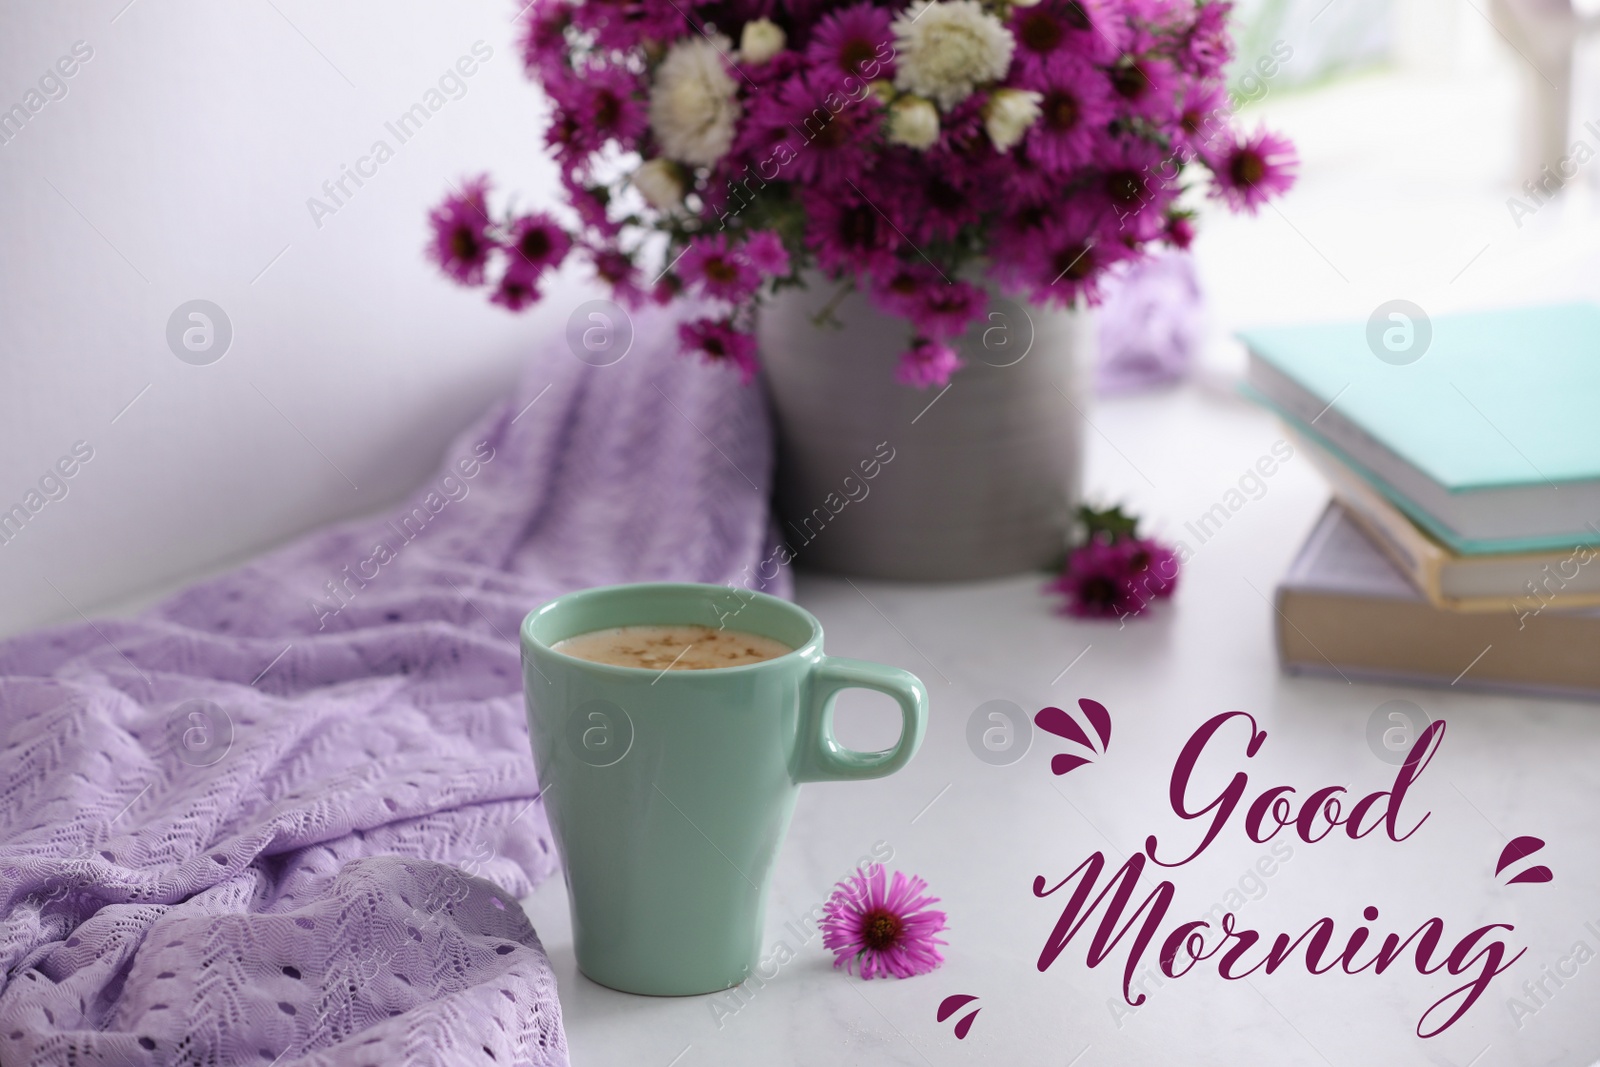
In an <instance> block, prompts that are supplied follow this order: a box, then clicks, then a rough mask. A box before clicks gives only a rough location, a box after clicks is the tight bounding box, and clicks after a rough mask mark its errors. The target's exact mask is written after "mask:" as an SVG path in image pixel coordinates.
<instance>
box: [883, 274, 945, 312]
mask: <svg viewBox="0 0 1600 1067" xmlns="http://www.w3.org/2000/svg"><path fill="white" fill-rule="evenodd" d="M943 284H944V282H943V281H942V280H941V279H940V277H939V276H938V275H937V274H935V273H934V271H933V268H932V267H929V266H927V265H926V264H923V263H904V262H897V263H896V264H895V268H894V269H893V270H891V271H885V272H884V273H883V274H881V275H879V276H878V277H877V278H875V279H874V280H873V285H872V302H873V303H874V304H876V305H877V306H878V309H879V310H881V311H883V312H884V313H885V314H887V315H895V316H897V317H899V318H902V319H909V318H911V317H912V316H914V315H916V314H917V312H918V311H919V310H921V308H922V300H923V294H924V293H926V292H927V291H928V290H929V289H931V288H932V287H933V286H935V285H943Z"/></svg>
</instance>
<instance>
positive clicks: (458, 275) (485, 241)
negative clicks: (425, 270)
mask: <svg viewBox="0 0 1600 1067" xmlns="http://www.w3.org/2000/svg"><path fill="white" fill-rule="evenodd" d="M488 194H489V179H488V177H487V176H484V175H479V176H478V177H476V178H469V179H467V180H465V181H463V182H462V183H461V189H460V191H459V192H454V193H451V194H450V195H449V196H447V197H445V198H444V200H443V201H442V202H441V203H440V204H439V206H438V207H436V208H434V209H433V211H432V213H431V214H429V216H428V223H429V225H430V226H431V227H432V229H433V240H432V241H430V242H429V243H428V255H429V257H430V258H431V259H432V260H433V261H434V262H435V263H437V264H439V267H440V269H441V270H443V271H444V272H445V273H446V274H448V275H449V276H450V277H452V278H454V279H455V280H456V281H457V282H459V283H461V284H462V285H481V284H483V273H484V268H485V267H486V266H488V263H489V253H490V252H492V251H493V250H494V249H495V248H496V247H497V245H496V243H495V241H494V239H493V238H492V237H491V236H490V235H489V207H488Z"/></svg>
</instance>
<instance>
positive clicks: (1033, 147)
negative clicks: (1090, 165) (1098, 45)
mask: <svg viewBox="0 0 1600 1067" xmlns="http://www.w3.org/2000/svg"><path fill="white" fill-rule="evenodd" d="M1018 85H1019V87H1022V88H1028V89H1032V90H1033V91H1034V92H1037V93H1040V94H1042V99H1040V101H1039V117H1038V119H1036V120H1035V121H1034V124H1033V125H1032V126H1031V127H1029V128H1028V132H1027V134H1026V136H1025V137H1024V138H1023V145H1024V146H1025V150H1026V152H1027V154H1028V158H1030V159H1034V160H1037V161H1038V162H1039V164H1040V165H1041V166H1042V167H1044V168H1046V169H1047V170H1054V171H1058V172H1059V171H1066V170H1071V169H1072V168H1073V167H1077V166H1081V165H1083V164H1084V163H1087V162H1089V161H1090V160H1091V159H1092V158H1093V157H1094V154H1095V148H1096V146H1097V145H1098V144H1099V143H1100V142H1101V140H1102V139H1103V138H1104V135H1105V128H1106V123H1107V122H1109V121H1110V120H1111V117H1112V115H1113V114H1114V108H1113V103H1112V101H1113V93H1112V87H1111V82H1110V81H1109V80H1108V79H1107V78H1106V75H1105V72H1104V71H1102V70H1100V69H1099V68H1097V67H1095V66H1093V65H1092V64H1090V63H1088V62H1085V61H1084V60H1083V59H1082V58H1080V57H1078V56H1075V55H1070V54H1067V53H1059V54H1057V55H1055V56H1052V57H1051V59H1050V60H1049V62H1047V63H1045V64H1043V66H1042V67H1041V68H1040V69H1039V70H1038V71H1036V72H1035V73H1034V75H1033V76H1031V77H1030V78H1028V79H1027V80H1026V81H1025V82H1019V83H1018Z"/></svg>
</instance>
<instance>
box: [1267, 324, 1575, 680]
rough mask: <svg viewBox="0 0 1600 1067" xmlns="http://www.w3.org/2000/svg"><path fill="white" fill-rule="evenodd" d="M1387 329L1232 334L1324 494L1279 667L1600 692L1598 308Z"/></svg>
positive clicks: (1287, 584) (1292, 579) (1294, 591)
mask: <svg viewBox="0 0 1600 1067" xmlns="http://www.w3.org/2000/svg"><path fill="white" fill-rule="evenodd" d="M1398 316H1399V317H1397V318H1395V319H1394V321H1393V322H1392V323H1390V322H1384V321H1380V322H1378V323H1376V324H1369V323H1351V324H1344V325H1316V326H1293V327H1273V328H1264V329H1258V330H1252V331H1248V332H1246V333H1244V334H1242V335H1241V338H1242V340H1243V341H1244V342H1245V345H1246V346H1247V347H1248V349H1249V352H1250V363H1249V371H1248V375H1247V379H1246V380H1247V386H1246V391H1247V392H1249V393H1250V394H1251V395H1253V396H1254V397H1255V398H1256V399H1258V400H1260V401H1261V402H1263V403H1265V404H1266V405H1268V406H1269V407H1271V408H1272V409H1274V410H1275V411H1276V412H1277V413H1278V414H1279V415H1280V416H1281V417H1282V418H1283V420H1284V422H1285V423H1286V424H1287V425H1288V427H1289V432H1290V435H1291V437H1292V439H1293V441H1294V443H1295V445H1296V446H1297V448H1298V450H1299V452H1300V454H1301V455H1302V456H1304V457H1305V458H1307V459H1309V460H1310V461H1311V462H1312V463H1313V464H1314V465H1315V466H1316V467H1317V468H1318V469H1319V470H1320V471H1321V473H1322V474H1323V475H1324V476H1325V477H1326V478H1327V480H1328V482H1329V484H1330V485H1331V487H1332V489H1333V496H1334V499H1333V501H1332V502H1331V503H1330V504H1329V506H1328V509H1327V511H1326V512H1325V513H1324V514H1323V515H1322V517H1321V519H1320V520H1319V521H1318V522H1317V525H1316V527H1315V528H1314V529H1313V530H1312V532H1311V535H1310V537H1308V538H1307V540H1306V542H1305V544H1304V545H1303V546H1302V547H1301V549H1300V552H1299V555H1298V557H1297V558H1296V559H1295V561H1294V563H1293V564H1292V565H1291V567H1290V569H1289V572H1288V574H1286V575H1285V576H1284V578H1283V580H1282V582H1280V583H1279V585H1278V588H1277V595H1276V607H1277V634H1278V650H1279V655H1280V658H1281V660H1282V662H1283V665H1284V667H1285V668H1286V669H1287V670H1290V671H1293V672H1307V673H1324V674H1334V675H1338V676H1342V677H1345V678H1355V677H1366V678H1378V679H1384V680H1404V681H1417V682H1425V683H1436V684H1443V685H1454V686H1456V687H1457V688H1467V687H1469V686H1470V687H1474V688H1500V689H1513V690H1516V691H1520V692H1546V693H1555V694H1569V695H1580V696H1583V697H1586V698H1590V699H1596V698H1600V307H1597V306H1595V305H1590V304H1575V305H1562V306H1556V307H1542V308H1525V309H1519V310H1512V311H1494V312H1479V313H1471V314H1462V315H1454V316H1449V317H1440V318H1437V319H1434V320H1433V321H1432V323H1431V324H1428V323H1423V322H1417V321H1414V320H1413V318H1410V317H1406V316H1404V314H1403V313H1398ZM1430 334H1431V336H1430ZM1408 344H1409V345H1413V346H1415V351H1413V352H1411V353H1407V352H1406V351H1405V347H1406V345H1408ZM1390 345H1393V346H1394V347H1392V348H1391V347H1389V346H1390Z"/></svg>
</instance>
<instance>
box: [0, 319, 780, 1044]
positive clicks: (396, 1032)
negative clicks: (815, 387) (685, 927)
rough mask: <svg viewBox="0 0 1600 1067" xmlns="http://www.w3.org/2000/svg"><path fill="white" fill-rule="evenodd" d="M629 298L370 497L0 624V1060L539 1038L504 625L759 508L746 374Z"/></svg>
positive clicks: (521, 781) (529, 805)
mask: <svg viewBox="0 0 1600 1067" xmlns="http://www.w3.org/2000/svg"><path fill="white" fill-rule="evenodd" d="M637 325H638V336H637V339H636V340H635V342H634V350H633V351H632V352H630V353H629V354H628V356H627V357H626V358H624V359H623V360H622V361H621V362H620V363H617V364H615V365H613V366H609V367H590V366H587V365H585V364H584V363H581V362H580V361H579V360H577V359H576V358H574V357H573V356H572V354H570V353H569V352H568V351H567V349H566V346H565V344H562V343H559V342H558V343H557V344H556V345H555V346H553V348H552V350H551V351H548V352H546V353H544V354H543V356H542V357H541V358H539V359H537V360H535V361H534V362H533V363H532V365H531V366H530V367H529V370H528V372H527V374H526V376H525V379H524V381H523V384H522V386H521V388H520V389H519V390H518V391H517V394H516V396H515V397H514V398H513V399H511V400H510V401H508V402H507V403H505V404H503V405H500V406H497V407H496V408H495V409H494V410H493V411H491V412H490V413H489V414H488V415H486V416H485V417H484V418H483V419H482V420H480V421H479V422H478V424H477V425H475V426H473V427H472V428H471V429H470V430H468V431H467V432H466V433H464V434H462V435H461V436H460V437H459V438H457V439H456V440H455V442H454V443H453V444H451V446H450V447H449V449H448V451H447V452H446V454H445V456H444V461H443V463H442V464H441V466H440V467H439V469H438V472H437V473H436V474H435V475H434V477H433V478H432V479H430V480H429V481H428V483H427V484H426V485H424V486H422V487H421V488H420V489H419V490H418V491H417V492H416V494H415V495H414V496H413V497H412V498H411V499H410V500H409V501H408V502H407V503H405V504H404V505H401V506H400V507H398V508H396V509H394V510H393V511H392V512H390V513H388V514H384V515H380V516H376V517H372V518H367V519H361V520H357V521H354V522H348V523H344V524H341V525H339V526H336V527H334V528H332V529H328V530H325V531H321V532H318V533H315V534H312V535H309V536H307V537H305V538H303V539H301V540H299V541H297V542H295V543H293V544H290V545H288V546H287V547H284V548H281V549H279V550H277V551H275V552H273V553H271V554H270V555H268V556H266V557H264V558H262V559H260V560H259V561H257V562H255V563H252V564H250V565H248V566H246V567H243V568H242V569H240V570H237V571H235V572H233V573H231V574H227V575H224V576H223V577H220V578H216V579H213V580H209V581H206V582H203V583H201V584H199V585H196V586H194V587H193V588H190V589H188V590H187V591H185V592H183V593H180V594H178V595H176V596H174V597H172V598H171V599H169V600H168V601H166V602H165V603H164V604H161V605H160V606H158V607H156V608H153V609H151V610H150V611H148V612H146V613H144V614H143V615H141V616H139V617H137V618H133V619H116V620H113V619H102V620H97V621H93V622H89V621H85V622H84V623H82V624H77V625H70V626H64V627H59V628H56V629H52V630H46V631H42V632H38V633H33V634H29V635H26V636H22V637H18V638H14V639H12V640H9V641H6V642H3V643H0V968H3V972H0V1063H4V1064H5V1065H6V1067H22V1065H24V1064H46V1063H49V1064H60V1063H76V1064H129V1065H132V1064H139V1065H149V1064H178V1063H185V1064H187V1063H197V1064H198V1063H205V1064H219V1065H232V1064H251V1065H253V1067H274V1065H279V1067H290V1065H294V1064H333V1063H339V1064H352V1065H360V1064H368V1063H371V1064H381V1065H391V1064H417V1063H441V1064H483V1065H486V1067H513V1065H519V1064H564V1063H566V1061H567V1052H566V1039H565V1036H564V1034H563V1032H562V1028H561V1013H560V1007H559V1004H558V1003H557V1000H556V991H555V980H554V978H553V976H552V973H551V970H550V965H549V961H548V960H547V959H546V958H545V955H544V951H543V949H542V948H541V946H540V944H539V939H538V937H537V936H536V935H535V933H534V930H533V928H532V927H531V926H530V925H529V924H528V921H527V919H526V917H525V916H524V915H523V913H522V910H521V909H520V907H519V906H518V904H517V900H518V898H519V897H521V896H524V895H526V894H527V893H529V892H530V891H531V889H532V888H533V886H535V885H537V884H538V883H539V882H540V881H542V880H543V879H544V878H546V877H548V876H549V875H550V874H551V873H553V871H554V869H555V866H556V859H555V856H554V854H553V852H552V849H551V842H550V834H549V830H548V826H547V824H546V821H545V814H544V810H543V807H542V805H541V804H540V803H539V800H538V795H539V794H538V787H537V784H536V782H535V780H534V772H533V760H532V756H531V754H530V752H529V748H528V735H527V725H526V721H525V718H524V712H523V702H522V690H521V680H520V669H519V650H518V645H517V631H518V627H519V624H520V622H521V620H522V617H523V616H524V615H525V614H526V613H527V612H528V611H529V610H530V609H532V608H533V607H535V606H536V605H537V604H539V603H540V602H541V601H543V600H545V599H547V598H549V597H551V596H554V595H556V594H558V593H561V592H564V591H567V590H570V589H574V588H579V587H582V586H588V585H599V584H605V583H610V582H622V581H634V580H648V579H659V578H672V579H682V580H697V581H707V582H726V581H739V582H740V583H741V584H744V583H745V582H746V581H749V578H748V573H749V572H747V570H746V568H747V567H748V568H753V567H754V565H755V563H756V561H757V560H759V559H761V558H762V556H763V551H762V550H763V548H764V546H765V545H766V543H767V538H768V529H767V510H766V491H767V480H768V474H769V468H770V466H771V457H770V447H771V446H770V442H769V438H768V431H767V425H766V419H765V414H764V411H763V408H762V404H761V398H760V395H759V392H758V391H757V390H753V389H745V388H743V387H741V386H740V385H739V384H738V382H737V379H736V377H735V376H733V375H731V374H728V373H724V372H722V371H720V370H717V369H707V368H704V367H700V366H695V365H692V364H688V363H686V362H684V361H681V360H679V359H677V358H676V357H674V356H673V355H671V354H670V352H669V350H670V349H671V348H672V347H674V346H673V345H672V343H671V341H672V332H673V331H672V329H671V326H670V322H669V321H668V320H666V319H665V318H663V317H658V316H654V315H652V316H647V317H642V318H641V319H640V321H638V323H637ZM785 580H786V579H785V577H783V576H780V578H779V581H780V582H781V581H785ZM758 587H759V586H758ZM776 591H778V592H780V593H781V592H785V591H786V589H779V590H776Z"/></svg>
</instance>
